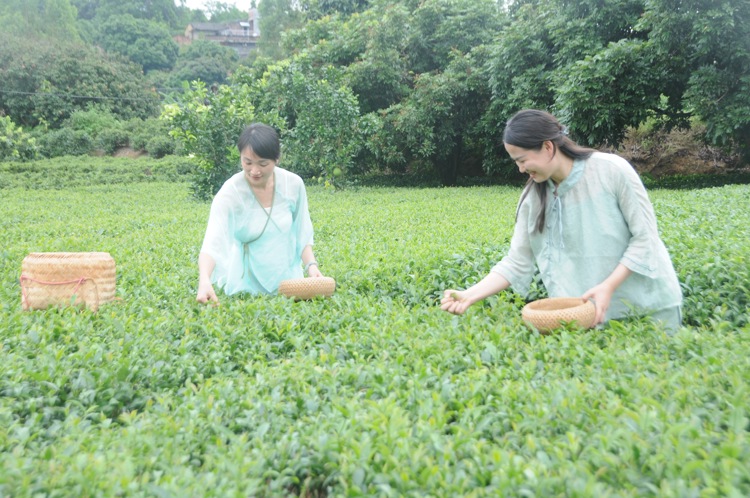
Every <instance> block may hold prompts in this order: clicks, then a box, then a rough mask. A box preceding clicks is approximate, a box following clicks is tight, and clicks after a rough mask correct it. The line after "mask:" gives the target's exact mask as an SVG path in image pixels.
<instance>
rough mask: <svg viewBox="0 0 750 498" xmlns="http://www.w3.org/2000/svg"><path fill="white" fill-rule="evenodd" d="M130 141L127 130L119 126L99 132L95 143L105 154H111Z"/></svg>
mask: <svg viewBox="0 0 750 498" xmlns="http://www.w3.org/2000/svg"><path fill="white" fill-rule="evenodd" d="M129 143H130V136H129V135H128V132H127V131H125V130H122V129H119V128H110V129H107V130H104V131H102V132H101V133H99V136H98V138H97V145H98V146H99V148H100V149H102V150H103V151H104V152H105V153H106V154H112V153H114V152H115V151H116V150H117V149H119V148H120V147H127V146H128V144H129Z"/></svg>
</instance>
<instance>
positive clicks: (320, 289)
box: [279, 277, 336, 299]
mask: <svg viewBox="0 0 750 498" xmlns="http://www.w3.org/2000/svg"><path fill="white" fill-rule="evenodd" d="M335 290H336V281H335V280H334V279H332V278H331V277H310V278H293V279H289V280H282V281H281V283H280V284H279V294H282V295H284V296H286V297H292V298H295V299H312V298H314V297H331V296H332V295H333V293H334V291H335Z"/></svg>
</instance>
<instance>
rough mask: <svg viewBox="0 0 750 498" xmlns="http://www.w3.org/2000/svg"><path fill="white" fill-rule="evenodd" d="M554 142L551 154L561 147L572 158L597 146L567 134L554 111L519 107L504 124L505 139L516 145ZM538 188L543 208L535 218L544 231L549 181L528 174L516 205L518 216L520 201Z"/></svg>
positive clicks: (530, 146) (532, 147) (526, 146)
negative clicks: (585, 145) (574, 139)
mask: <svg viewBox="0 0 750 498" xmlns="http://www.w3.org/2000/svg"><path fill="white" fill-rule="evenodd" d="M548 141H549V142H552V147H554V151H553V153H552V155H553V156H554V155H555V154H557V151H558V150H559V151H560V152H561V153H562V154H565V155H566V156H568V157H570V158H572V159H574V160H575V159H588V158H589V157H590V156H591V154H593V153H594V152H595V150H594V149H590V148H588V147H582V146H580V145H578V144H577V143H575V142H574V141H573V140H571V139H570V138H568V131H567V128H565V127H564V126H563V125H561V124H560V122H559V121H558V120H557V118H555V117H554V116H553V115H552V114H550V113H548V112H546V111H539V110H536V109H524V110H523V111H518V112H517V113H516V114H515V115H514V116H513V117H512V118H510V119H509V120H508V122H507V123H506V124H505V131H504V132H503V142H504V143H506V144H510V145H515V146H516V147H520V148H522V149H527V150H535V151H540V150H542V146H543V145H544V142H548ZM532 189H533V190H535V191H536V193H537V195H538V196H539V201H540V203H541V206H542V209H541V210H540V211H539V216H537V219H536V230H538V231H539V232H540V233H541V232H543V231H544V220H545V217H546V211H547V185H546V183H536V182H535V181H534V180H532V179H531V178H529V180H528V181H527V182H526V186H525V187H524V189H523V194H522V195H521V200H520V201H519V202H518V208H517V209H516V219H518V210H519V209H520V208H521V204H522V203H523V200H524V199H525V198H526V196H527V195H528V194H529V192H530V191H531V190H532Z"/></svg>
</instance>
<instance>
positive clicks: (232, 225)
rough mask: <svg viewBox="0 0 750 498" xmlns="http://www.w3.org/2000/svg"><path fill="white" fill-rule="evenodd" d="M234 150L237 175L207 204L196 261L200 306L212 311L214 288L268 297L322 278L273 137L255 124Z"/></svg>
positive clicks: (293, 182)
mask: <svg viewBox="0 0 750 498" xmlns="http://www.w3.org/2000/svg"><path fill="white" fill-rule="evenodd" d="M237 148H238V149H239V151H240V162H241V166H242V171H240V172H239V173H237V174H235V175H234V176H232V177H231V178H230V179H229V180H227V181H226V182H225V183H224V185H223V186H222V187H221V189H220V190H219V192H218V193H217V194H216V197H214V200H213V202H212V204H211V213H210V215H209V218H208V228H207V229H206V234H205V237H204V239H203V246H202V247H201V251H200V255H199V257H198V272H199V281H198V295H197V300H198V301H199V302H201V303H205V302H208V301H212V302H216V303H218V298H217V297H216V292H215V291H214V286H213V284H216V285H218V286H219V287H221V288H223V289H224V292H225V293H226V294H234V293H237V292H250V293H254V294H256V293H266V294H270V293H274V292H276V291H277V290H278V288H279V283H280V282H281V281H282V280H286V279H291V278H301V277H302V276H303V271H302V265H304V268H305V271H306V272H307V275H308V276H310V277H322V276H323V275H322V273H321V272H320V270H319V269H318V263H317V262H316V261H315V256H314V254H313V250H312V246H313V227H312V222H311V221H310V213H309V211H308V207H307V193H306V191H305V185H304V183H303V182H302V179H301V178H300V177H299V176H297V175H295V174H294V173H291V172H289V171H287V170H285V169H282V168H280V167H278V162H279V157H280V155H281V149H280V144H279V136H278V134H277V133H276V131H275V130H274V129H273V128H271V127H270V126H266V125H264V124H260V123H255V124H252V125H250V126H248V127H247V128H245V130H244V131H243V132H242V135H240V138H239V141H238V143H237Z"/></svg>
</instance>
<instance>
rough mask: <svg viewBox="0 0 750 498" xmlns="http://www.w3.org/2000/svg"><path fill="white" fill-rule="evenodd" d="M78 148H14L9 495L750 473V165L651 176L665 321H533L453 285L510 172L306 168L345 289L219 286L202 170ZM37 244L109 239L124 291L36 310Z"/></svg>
mask: <svg viewBox="0 0 750 498" xmlns="http://www.w3.org/2000/svg"><path fill="white" fill-rule="evenodd" d="M94 159H95V158H92V160H94ZM98 160H99V161H102V159H98ZM140 161H141V160H139V162H138V164H142V163H141V162H140ZM106 163H108V160H104V161H103V164H100V165H99V167H105V165H106ZM151 163H152V164H156V163H157V162H156V161H153V162H151ZM28 164H31V165H33V164H34V163H28ZM45 164H46V166H48V167H49V166H50V163H45ZM16 166H18V165H16ZM58 166H60V165H59V164H58ZM121 167H122V168H124V167H125V166H124V163H123V164H122V165H121ZM70 168H71V170H72V171H73V172H74V173H75V174H76V175H78V176H77V177H75V176H74V175H71V177H70V178H68V177H67V176H62V175H60V176H58V177H57V178H58V181H59V182H58V183H57V184H56V183H55V182H48V183H46V182H44V181H42V180H40V179H39V178H41V176H38V177H35V178H37V179H38V180H37V182H36V186H37V188H36V189H33V190H31V189H25V188H19V186H20V184H21V182H19V181H18V180H16V179H15V177H17V176H20V177H24V176H25V175H26V174H27V173H28V171H24V170H18V169H12V168H11V167H10V166H8V165H3V166H2V169H0V185H5V188H4V189H3V190H2V194H1V195H2V198H3V202H1V203H0V228H1V229H2V233H3V234H4V235H5V237H4V244H3V245H2V247H0V323H2V327H0V361H1V363H0V364H2V368H0V469H3V470H2V471H1V472H0V495H13V496H60V495H75V496H116V495H126V496H153V495H158V496H259V497H263V496H269V497H270V496H308V497H313V496H493V497H494V496H581V497H601V496H618V497H641V496H659V497H680V498H682V497H685V496H747V495H748V494H750V464H748V462H750V440H749V439H748V437H747V431H748V413H750V401H749V400H750V398H749V397H748V396H747V389H748V387H747V386H748V380H750V379H749V377H750V373H748V372H750V369H749V368H748V358H749V357H750V341H749V340H748V337H750V335H749V333H750V325H748V311H747V295H748V289H747V282H748V277H750V276H749V275H748V273H747V272H748V261H747V257H748V256H747V255H748V254H750V250H748V241H749V240H750V233H748V232H749V231H750V229H749V228H748V227H747V226H746V225H747V224H746V223H744V220H747V219H748V214H749V213H748V209H750V202H748V200H750V188H748V186H725V187H721V188H714V189H705V190H697V191H684V190H680V191H668V190H657V191H653V192H652V193H651V196H652V199H653V201H654V204H655V208H656V212H657V215H658V217H659V222H660V229H661V231H662V233H663V236H664V239H665V242H666V244H667V246H668V248H669V250H670V252H671V254H672V256H673V259H674V263H675V267H676V269H677V271H678V273H679V275H680V279H681V281H682V283H683V289H684V290H685V295H686V298H685V310H684V311H685V321H686V325H685V327H683V328H682V329H681V330H680V331H679V332H677V333H676V334H675V335H674V336H671V337H670V336H666V335H665V334H664V332H663V331H662V330H660V329H659V328H657V327H656V326H655V325H654V324H652V323H651V322H649V321H647V320H631V321H627V322H613V323H611V324H610V325H608V326H606V327H603V328H601V329H594V330H578V329H576V328H575V327H568V328H565V329H563V330H561V331H559V332H557V333H555V334H553V335H549V336H540V335H538V334H536V333H533V332H531V331H529V330H528V329H527V328H526V327H525V326H524V325H523V323H522V321H521V319H520V307H521V306H522V305H523V304H524V300H523V299H522V298H521V297H520V296H517V295H514V294H512V293H506V294H502V295H499V296H495V297H492V298H490V299H487V300H486V301H485V302H483V303H481V304H477V305H475V306H473V307H472V308H471V309H470V310H469V311H468V312H467V313H466V314H465V315H463V316H460V317H456V316H452V315H449V314H447V313H444V312H442V311H440V310H439V309H438V307H437V305H436V302H437V299H438V297H439V295H440V291H441V290H442V288H444V287H446V286H463V285H468V284H470V283H473V282H475V281H476V280H477V279H479V278H481V277H482V276H483V275H484V274H485V273H486V272H487V271H488V270H489V267H490V266H491V264H493V263H494V262H495V261H496V260H497V259H498V258H500V257H501V256H502V254H504V252H505V251H506V250H507V247H508V243H509V238H510V236H511V233H512V224H513V213H514V208H515V204H516V202H517V200H518V195H519V193H520V189H519V188H517V187H474V188H452V189H447V188H441V189H434V188H427V189H395V188H360V189H356V188H352V189H350V190H345V191H335V190H331V189H326V188H323V187H320V186H311V187H309V189H308V192H309V200H310V209H311V215H312V218H313V222H314V225H315V229H316V256H317V257H318V259H319V261H320V263H321V269H322V270H323V272H324V273H325V274H326V275H330V276H332V277H334V278H335V279H336V281H337V291H336V293H335V294H334V295H333V297H331V298H329V299H324V300H312V301H302V302H294V301H292V300H289V299H286V298H283V297H280V296H256V297H254V296H248V295H237V296H224V295H221V296H220V298H221V306H218V307H210V306H201V305H198V304H197V303H195V288H196V281H197V267H196V260H197V256H198V250H199V248H200V244H201V240H202V237H203V232H204V230H205V223H206V220H207V217H208V211H209V205H208V204H207V203H198V202H196V201H194V200H193V199H192V198H191V197H190V193H189V184H188V183H187V182H186V181H174V177H171V178H169V181H159V182H150V183H144V182H141V183H137V184H128V183H114V182H113V183H106V182H101V181H100V180H101V179H102V176H100V175H99V173H98V172H97V171H95V168H94V164H93V163H87V162H84V161H81V164H76V163H74V162H71V163H70ZM171 168H173V169H171ZM178 168H179V165H177V164H172V165H171V166H170V171H176V170H177V169H178ZM136 173H137V174H136ZM34 174H36V173H34ZM111 176H112V177H113V178H115V177H116V178H121V179H122V180H123V181H125V180H127V178H135V179H138V180H137V181H141V180H142V179H143V173H142V172H138V171H136V172H135V173H134V174H133V176H128V175H124V174H122V175H121V176H120V174H119V173H117V174H115V173H113V174H112V175H111ZM177 178H178V179H179V178H188V177H186V176H181V177H177ZM164 180H167V178H164ZM66 182H67V183H66ZM89 183H90V185H89ZM42 187H45V188H42ZM56 187H61V188H59V189H58V188H56ZM62 187H64V188H62ZM36 251H107V252H109V253H110V254H111V255H112V256H113V258H114V259H115V261H116V263H117V293H116V296H117V297H116V300H115V301H113V302H111V303H108V304H106V305H103V306H102V307H101V309H100V310H99V312H97V313H93V312H90V311H87V310H79V309H76V308H62V309H49V310H44V311H33V312H23V311H22V310H21V305H20V287H19V283H18V277H19V275H20V268H21V261H22V260H23V258H24V257H25V256H26V255H27V254H28V253H29V252H36ZM743 299H744V301H742V300H743ZM743 303H744V304H743Z"/></svg>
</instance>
